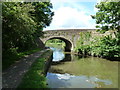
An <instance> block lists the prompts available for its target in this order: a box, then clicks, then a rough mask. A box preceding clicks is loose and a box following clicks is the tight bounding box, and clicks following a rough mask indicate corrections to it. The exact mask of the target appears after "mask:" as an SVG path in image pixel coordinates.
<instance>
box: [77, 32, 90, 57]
mask: <svg viewBox="0 0 120 90" xmlns="http://www.w3.org/2000/svg"><path fill="white" fill-rule="evenodd" d="M90 37H91V32H80V39H79V40H78V41H77V46H76V48H75V51H77V50H78V52H80V54H84V55H85V54H88V53H89V52H90V46H89V42H88V41H89V40H90Z"/></svg>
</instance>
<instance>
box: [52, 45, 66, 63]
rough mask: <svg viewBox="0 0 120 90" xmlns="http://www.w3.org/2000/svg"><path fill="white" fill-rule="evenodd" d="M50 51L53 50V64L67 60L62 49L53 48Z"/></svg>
mask: <svg viewBox="0 0 120 90" xmlns="http://www.w3.org/2000/svg"><path fill="white" fill-rule="evenodd" d="M50 49H52V50H53V60H52V61H53V62H57V61H61V60H63V59H64V58H65V55H64V53H63V51H62V49H58V48H52V47H50Z"/></svg>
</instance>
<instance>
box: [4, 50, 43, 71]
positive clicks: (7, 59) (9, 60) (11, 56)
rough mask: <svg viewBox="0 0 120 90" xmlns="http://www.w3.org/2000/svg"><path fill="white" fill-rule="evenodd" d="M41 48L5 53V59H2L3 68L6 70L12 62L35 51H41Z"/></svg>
mask: <svg viewBox="0 0 120 90" xmlns="http://www.w3.org/2000/svg"><path fill="white" fill-rule="evenodd" d="M40 50H41V49H40V48H35V49H33V50H29V51H25V52H20V53H14V54H13V53H12V54H11V53H5V55H4V57H3V59H2V70H5V69H7V68H9V67H10V66H11V65H12V64H14V63H15V62H16V61H18V60H20V59H21V58H23V57H24V56H26V55H30V54H32V53H34V52H37V51H40Z"/></svg>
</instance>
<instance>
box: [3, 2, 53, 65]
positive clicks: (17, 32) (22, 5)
mask: <svg viewBox="0 0 120 90" xmlns="http://www.w3.org/2000/svg"><path fill="white" fill-rule="evenodd" d="M22 1H23V0H22ZM51 8H52V4H51V3H50V2H2V25H3V26H2V41H3V42H2V60H3V64H2V66H3V67H4V66H5V65H6V64H8V62H9V64H8V65H10V64H12V63H13V61H15V60H17V59H19V54H20V53H22V52H26V51H29V50H32V49H36V47H38V46H39V43H38V42H37V40H38V37H41V36H43V32H42V30H43V28H45V27H46V26H49V24H50V23H51V20H52V16H53V15H54V13H53V12H52V11H51ZM39 48H41V49H42V47H39ZM8 65H7V67H8Z"/></svg>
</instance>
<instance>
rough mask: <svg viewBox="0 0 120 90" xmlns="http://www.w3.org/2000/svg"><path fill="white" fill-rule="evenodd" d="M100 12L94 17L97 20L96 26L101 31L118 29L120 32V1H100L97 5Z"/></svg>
mask: <svg viewBox="0 0 120 90" xmlns="http://www.w3.org/2000/svg"><path fill="white" fill-rule="evenodd" d="M96 8H97V9H98V12H97V13H96V15H93V16H92V18H93V19H95V20H96V24H98V25H97V26H96V28H99V31H100V32H103V33H104V32H105V31H108V30H117V31H119V32H120V19H119V18H120V1H118V2H100V3H98V4H97V5H96Z"/></svg>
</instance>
